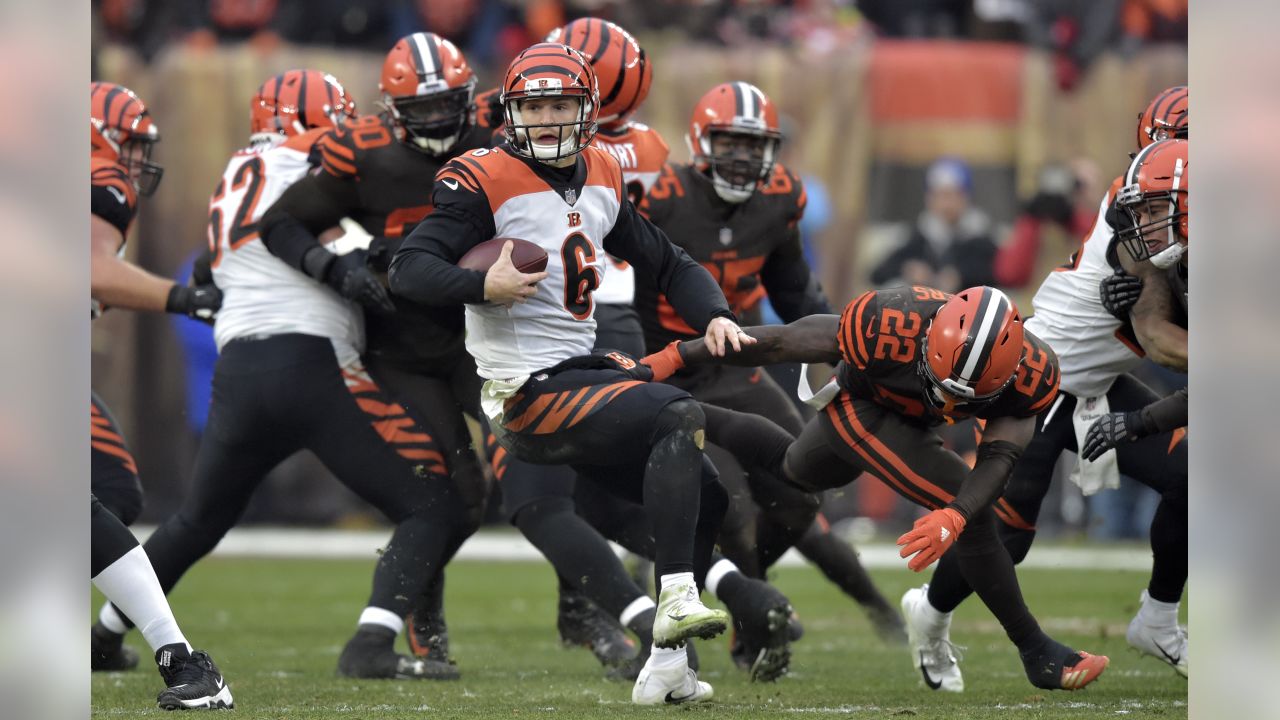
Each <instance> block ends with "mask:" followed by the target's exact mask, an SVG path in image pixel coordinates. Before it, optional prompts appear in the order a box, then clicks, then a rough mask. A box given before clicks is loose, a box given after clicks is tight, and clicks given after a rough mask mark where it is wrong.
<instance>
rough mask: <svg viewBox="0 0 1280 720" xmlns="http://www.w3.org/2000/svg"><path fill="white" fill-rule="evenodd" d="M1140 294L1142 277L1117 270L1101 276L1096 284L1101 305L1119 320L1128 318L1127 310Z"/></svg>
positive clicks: (1131, 307)
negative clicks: (1114, 272) (1111, 273)
mask: <svg viewBox="0 0 1280 720" xmlns="http://www.w3.org/2000/svg"><path fill="white" fill-rule="evenodd" d="M1141 294H1142V278H1140V277H1138V276H1137V275H1128V274H1125V273H1123V272H1118V273H1116V274H1114V275H1108V276H1106V277H1104V278H1102V282H1101V283H1100V284H1099V285H1098V296H1099V297H1101V298H1102V307H1104V308H1106V309H1107V312H1109V313H1111V314H1112V315H1114V316H1116V318H1117V319H1119V320H1128V319H1129V311H1130V310H1131V309H1133V304H1134V303H1136V302H1138V296H1139V295H1141Z"/></svg>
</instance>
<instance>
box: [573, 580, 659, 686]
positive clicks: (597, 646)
mask: <svg viewBox="0 0 1280 720" xmlns="http://www.w3.org/2000/svg"><path fill="white" fill-rule="evenodd" d="M556 627H557V628H558V629H559V631H560V642H562V643H564V646H565V647H574V646H582V647H585V648H587V649H589V650H591V652H592V654H594V655H595V656H596V659H597V660H599V661H600V664H601V665H604V666H605V667H608V668H617V667H621V666H624V665H626V664H628V663H629V662H630V661H631V660H633V659H634V658H635V657H636V656H637V654H638V652H639V651H638V650H637V648H636V643H635V641H634V640H632V639H631V638H630V637H629V636H628V635H627V633H626V631H625V630H623V629H622V626H621V625H619V624H618V622H617V621H616V620H614V619H613V618H611V617H609V616H608V615H605V614H604V612H603V611H601V610H600V608H598V607H596V604H595V603H593V602H591V601H590V600H588V599H587V598H586V596H584V595H582V594H580V593H577V592H568V591H561V593H560V608H559V613H558V615H557V617H556ZM637 672H638V671H637ZM633 679H634V678H633Z"/></svg>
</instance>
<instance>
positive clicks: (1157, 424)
mask: <svg viewBox="0 0 1280 720" xmlns="http://www.w3.org/2000/svg"><path fill="white" fill-rule="evenodd" d="M1188 403H1189V401H1188V399H1187V389H1186V388H1182V389H1181V390H1179V391H1177V392H1175V393H1174V394H1172V395H1170V396H1169V397H1167V398H1163V399H1161V400H1157V401H1156V402H1153V403H1151V404H1150V405H1148V406H1146V407H1144V408H1142V411H1141V412H1142V420H1143V422H1144V423H1145V424H1146V426H1147V428H1148V429H1149V430H1151V432H1152V434H1156V433H1162V432H1168V431H1170V430H1175V429H1177V428H1180V427H1185V426H1186V424H1187V422H1188V421H1189V419H1190V407H1189V404H1188Z"/></svg>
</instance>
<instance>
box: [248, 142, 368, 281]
mask: <svg viewBox="0 0 1280 720" xmlns="http://www.w3.org/2000/svg"><path fill="white" fill-rule="evenodd" d="M321 142H323V139H322V140H321ZM356 198H357V196H356V191H355V187H354V180H352V179H350V178H340V177H336V176H334V175H332V174H330V173H329V172H328V171H327V170H322V171H321V172H318V173H316V174H314V175H308V176H306V177H303V178H302V179H301V180H298V181H297V182H295V183H294V184H293V185H291V186H289V189H287V190H285V191H284V194H282V195H281V196H280V199H279V200H276V201H275V203H274V204H272V206H271V207H270V208H268V209H267V211H266V212H265V213H263V215H262V219H261V220H259V221H258V235H259V237H261V238H262V244H263V245H266V246H267V250H269V251H270V252H271V254H272V255H275V256H276V257H278V258H280V259H281V260H283V261H285V263H287V264H288V265H289V266H290V267H293V268H297V269H298V270H302V269H303V267H302V265H303V263H302V259H303V257H305V256H306V254H307V251H309V250H311V249H312V248H314V247H316V245H317V242H318V241H317V240H316V238H317V237H319V235H320V234H321V233H323V232H324V231H325V230H328V229H329V228H331V227H334V226H336V225H337V224H338V222H339V221H341V220H342V218H344V217H346V216H347V215H348V214H349V213H350V212H351V211H353V210H354V209H355V206H356Z"/></svg>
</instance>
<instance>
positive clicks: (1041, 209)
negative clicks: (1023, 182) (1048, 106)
mask: <svg viewBox="0 0 1280 720" xmlns="http://www.w3.org/2000/svg"><path fill="white" fill-rule="evenodd" d="M1099 178H1100V176H1099V174H1098V166H1097V165H1095V164H1094V163H1093V161H1091V160H1088V159H1087V158H1078V159H1076V160H1073V161H1072V162H1071V163H1070V165H1068V166H1063V165H1049V166H1046V167H1045V168H1044V169H1043V170H1041V172H1040V183H1039V187H1038V188H1037V189H1036V194H1035V195H1033V196H1032V197H1031V199H1030V200H1029V201H1027V204H1026V207H1025V208H1024V209H1023V211H1022V214H1021V215H1019V216H1018V218H1017V219H1016V220H1014V222H1013V230H1012V231H1010V233H1009V237H1008V239H1007V240H1005V242H1004V244H1003V245H1001V246H1000V250H999V251H998V252H997V253H996V260H995V268H994V270H995V280H996V283H998V284H999V285H1000V286H1001V287H1004V288H1010V289H1017V288H1021V287H1026V286H1027V285H1028V284H1029V283H1031V282H1037V281H1039V279H1040V278H1039V276H1038V275H1037V274H1036V269H1037V268H1036V264H1037V263H1036V261H1037V260H1038V259H1039V257H1040V253H1041V247H1042V245H1043V235H1044V232H1045V230H1046V229H1048V228H1054V229H1056V230H1058V231H1059V232H1060V233H1061V234H1062V237H1063V239H1064V240H1065V241H1066V245H1065V246H1064V247H1063V248H1062V249H1063V250H1065V251H1066V252H1063V253H1060V254H1061V255H1062V256H1063V257H1065V256H1066V255H1068V254H1069V253H1071V252H1074V250H1075V249H1076V245H1077V244H1078V243H1079V242H1080V240H1081V239H1083V238H1084V236H1085V234H1086V233H1088V232H1089V228H1091V227H1092V226H1093V222H1094V220H1095V219H1096V218H1097V216H1098V206H1099V202H1100V198H1101V197H1102V194H1101V193H1102V189H1101V187H1100V185H1099V182H1098V181H1099Z"/></svg>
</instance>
